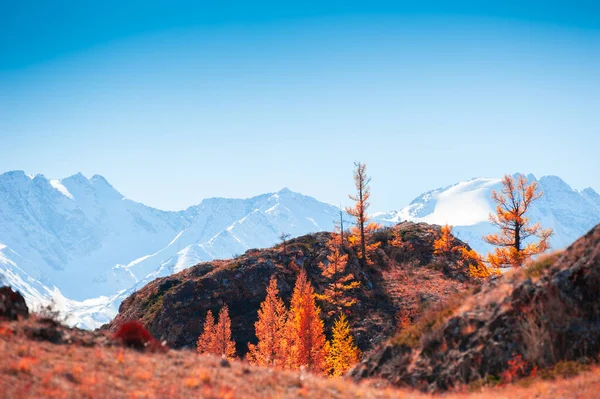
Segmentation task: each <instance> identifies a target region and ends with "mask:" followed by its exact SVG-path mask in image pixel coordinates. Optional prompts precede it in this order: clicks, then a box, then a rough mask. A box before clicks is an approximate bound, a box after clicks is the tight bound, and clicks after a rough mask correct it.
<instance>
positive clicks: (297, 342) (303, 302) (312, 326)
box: [285, 269, 326, 373]
mask: <svg viewBox="0 0 600 399" xmlns="http://www.w3.org/2000/svg"><path fill="white" fill-rule="evenodd" d="M320 312H321V310H320V309H319V308H318V307H317V305H316V303H315V293H314V290H313V287H312V285H311V284H310V282H309V281H308V277H307V275H306V271H305V270H304V269H301V270H300V273H299V274H298V278H297V279H296V285H295V286H294V291H293V293H292V300H291V303H290V311H289V314H288V317H287V321H286V327H285V342H286V346H287V348H286V352H287V353H286V358H287V359H286V367H287V368H290V369H294V370H297V369H299V368H300V367H301V366H304V367H306V369H307V370H308V371H310V372H314V373H324V372H325V370H326V363H325V355H326V348H325V344H326V340H325V334H324V325H323V321H322V320H321V318H320Z"/></svg>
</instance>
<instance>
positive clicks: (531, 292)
mask: <svg viewBox="0 0 600 399" xmlns="http://www.w3.org/2000/svg"><path fill="white" fill-rule="evenodd" d="M598 287H600V225H597V226H596V227H595V228H593V229H592V230H591V231H590V232H589V233H588V234H586V235H585V236H584V237H582V238H580V239H579V240H577V241H576V242H575V243H574V244H573V245H571V246H570V247H569V248H568V249H566V250H565V251H564V252H563V253H560V254H554V255H550V256H547V257H546V258H542V259H540V260H538V261H537V262H536V263H534V264H532V265H531V266H529V267H528V268H526V269H523V270H519V271H516V272H511V273H508V274H506V275H504V276H502V277H501V278H498V279H495V280H493V281H491V282H489V283H486V284H485V285H484V286H483V287H482V288H481V289H479V290H478V292H476V294H475V295H473V296H465V297H462V298H458V299H455V300H453V301H450V303H449V304H447V305H446V306H445V308H444V309H443V310H441V311H438V312H432V313H430V314H427V315H425V316H423V318H422V319H421V320H420V321H419V322H417V324H416V325H415V326H413V327H411V328H408V329H406V330H403V331H400V333H399V334H398V335H397V336H395V337H394V338H393V339H392V340H391V341H390V342H388V343H387V344H385V345H383V346H382V347H380V348H379V349H378V350H376V351H374V353H372V354H371V355H370V356H368V357H367V358H365V359H364V360H363V361H362V362H361V363H360V364H359V365H358V366H357V367H356V368H355V369H354V370H353V371H352V373H351V374H352V376H353V377H354V378H355V379H356V380H360V379H363V378H371V377H379V378H384V379H386V380H389V381H391V382H393V383H394V384H397V385H411V386H414V387H418V388H420V389H424V390H430V391H435V390H448V389H452V388H455V387H456V386H458V385H460V384H469V383H472V382H474V381H478V380H488V381H489V380H498V379H499V378H500V377H501V376H502V374H503V373H504V372H505V370H507V369H508V368H509V367H511V366H510V365H509V362H510V361H511V360H512V361H514V359H517V358H518V356H521V359H522V360H524V361H525V362H526V363H524V364H523V365H522V366H523V369H522V370H520V371H521V372H522V373H525V374H527V373H530V372H531V370H532V368H533V367H540V368H546V367H550V366H552V365H554V364H556V363H557V362H560V361H579V362H584V363H585V362H591V361H595V360H597V358H598V354H599V353H600V291H599V290H598Z"/></svg>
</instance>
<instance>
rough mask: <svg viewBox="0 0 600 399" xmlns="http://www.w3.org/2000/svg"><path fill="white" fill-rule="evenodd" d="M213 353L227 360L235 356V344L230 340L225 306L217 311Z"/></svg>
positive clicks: (227, 314)
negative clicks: (217, 319) (217, 317)
mask: <svg viewBox="0 0 600 399" xmlns="http://www.w3.org/2000/svg"><path fill="white" fill-rule="evenodd" d="M215 351H216V354H218V355H221V356H225V357H226V358H228V359H233V357H234V356H235V342H234V341H232V340H231V320H230V319H229V308H228V307H227V305H225V306H223V307H222V308H221V310H220V311H219V321H218V322H217V325H216V327H215Z"/></svg>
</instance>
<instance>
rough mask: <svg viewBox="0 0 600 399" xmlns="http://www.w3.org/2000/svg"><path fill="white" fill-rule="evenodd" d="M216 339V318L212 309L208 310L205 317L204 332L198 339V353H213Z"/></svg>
mask: <svg viewBox="0 0 600 399" xmlns="http://www.w3.org/2000/svg"><path fill="white" fill-rule="evenodd" d="M214 340H215V318H214V316H213V313H212V311H210V310H209V311H208V312H206V319H204V328H203V330H202V334H200V336H199V337H198V341H196V350H197V351H198V354H202V353H212V349H213V342H214Z"/></svg>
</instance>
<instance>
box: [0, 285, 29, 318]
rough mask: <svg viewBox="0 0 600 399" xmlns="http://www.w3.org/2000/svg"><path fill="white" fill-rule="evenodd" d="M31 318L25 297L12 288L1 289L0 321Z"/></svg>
mask: <svg viewBox="0 0 600 399" xmlns="http://www.w3.org/2000/svg"><path fill="white" fill-rule="evenodd" d="M27 316H29V309H28V308H27V304H26V303H25V299H24V298H23V296H22V295H21V294H20V293H18V292H16V291H13V290H12V288H10V287H0V319H3V318H4V319H8V320H17V319H19V318H26V317H27Z"/></svg>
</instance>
